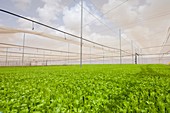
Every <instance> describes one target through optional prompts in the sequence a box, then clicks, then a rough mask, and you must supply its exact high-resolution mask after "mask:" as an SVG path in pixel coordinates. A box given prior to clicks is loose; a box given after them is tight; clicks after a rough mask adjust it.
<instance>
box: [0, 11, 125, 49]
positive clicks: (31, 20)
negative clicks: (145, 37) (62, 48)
mask: <svg viewBox="0 0 170 113" xmlns="http://www.w3.org/2000/svg"><path fill="white" fill-rule="evenodd" d="M0 11H1V12H4V13H7V14H10V15H13V16H16V17H19V18H22V19H25V20H27V21H30V22H34V23H36V24H39V25H42V26H44V27H47V28H50V29H53V30H56V31H59V32H61V33H64V34H67V35H69V36H73V37H76V38H79V39H80V38H81V37H79V36H77V35H74V34H71V33H68V32H65V31H62V30H59V29H57V28H54V27H52V26H49V25H46V24H44V23H41V22H38V21H35V20H33V19H29V18H27V17H24V16H21V15H18V14H15V13H12V12H9V11H6V10H3V9H0ZM82 40H84V41H87V42H90V43H93V44H96V45H99V46H102V47H105V48H109V49H114V50H115V49H116V50H120V49H118V48H113V47H109V46H106V45H103V44H99V43H96V42H93V41H91V40H88V39H85V38H82ZM121 51H122V52H125V51H124V50H121Z"/></svg>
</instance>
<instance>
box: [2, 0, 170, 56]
mask: <svg viewBox="0 0 170 113" xmlns="http://www.w3.org/2000/svg"><path fill="white" fill-rule="evenodd" d="M80 4H81V2H80V0H1V1H0V8H1V9H4V10H7V11H12V12H13V13H16V14H20V15H23V16H25V17H27V18H31V19H33V20H36V21H39V22H42V23H45V24H47V25H50V26H53V27H55V28H57V29H60V30H63V31H66V32H69V33H72V34H74V35H77V36H80V29H81V16H80V15H81V8H80ZM169 6H170V0H83V7H84V9H83V38H85V39H88V40H91V41H95V42H97V43H100V44H103V45H107V46H110V47H114V48H118V49H119V48H120V45H119V44H120V42H119V41H120V38H119V31H120V29H121V38H122V49H123V50H126V51H127V52H129V53H132V52H133V53H134V51H135V52H138V53H141V52H143V54H150V53H153V54H154V53H169V51H170V50H169V46H165V47H158V48H150V49H146V47H152V46H162V45H168V44H169V45H170V39H169V40H167V41H166V39H167V38H168V34H169V33H170V32H169V31H168V28H169V27H170V7H169ZM0 17H1V18H0V26H1V27H9V28H14V29H22V30H28V31H31V30H32V27H34V31H35V32H41V33H46V34H51V35H54V36H56V37H61V38H65V37H67V38H68V39H70V40H74V41H78V39H75V38H74V37H71V36H67V35H65V34H62V33H59V32H57V31H54V30H50V29H47V28H45V27H42V26H39V25H36V24H34V25H33V24H32V23H31V22H28V21H25V20H23V19H20V18H16V17H13V16H10V15H8V14H5V13H2V12H0ZM22 37H23V34H22V33H17V34H12V33H11V34H4V33H1V34H0V39H1V42H10V43H17V44H22ZM26 37H27V39H26V41H27V42H26V44H27V45H31V46H39V47H44V48H50V49H58V50H67V45H68V43H67V42H61V41H54V39H55V37H54V39H49V38H48V37H42V36H38V35H35V34H34V35H33V34H26ZM165 42H166V43H165ZM84 43H85V42H84ZM92 46H93V45H92ZM101 48H102V47H101ZM132 48H133V49H132ZM142 48H144V49H142ZM70 50H73V51H78V52H79V46H78V45H77V46H76V47H75V46H74V44H71V46H70ZM88 51H89V48H86V47H84V52H88ZM100 52H102V51H100Z"/></svg>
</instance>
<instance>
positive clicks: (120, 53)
mask: <svg viewBox="0 0 170 113" xmlns="http://www.w3.org/2000/svg"><path fill="white" fill-rule="evenodd" d="M119 39H120V64H122V45H121V44H122V43H121V29H119Z"/></svg>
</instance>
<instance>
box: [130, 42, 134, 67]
mask: <svg viewBox="0 0 170 113" xmlns="http://www.w3.org/2000/svg"><path fill="white" fill-rule="evenodd" d="M131 47H132V64H133V61H134V60H133V41H132V40H131Z"/></svg>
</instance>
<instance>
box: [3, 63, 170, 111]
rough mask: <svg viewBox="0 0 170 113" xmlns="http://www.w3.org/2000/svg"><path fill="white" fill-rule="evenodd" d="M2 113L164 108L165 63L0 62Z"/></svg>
mask: <svg viewBox="0 0 170 113" xmlns="http://www.w3.org/2000/svg"><path fill="white" fill-rule="evenodd" d="M0 112H3V113H8V112H12V113H17V112H21V113H28V112H30V113H97V112H100V113H103V112H105V113H114V112H115V113H117V112H120V113H126V112H134V113H141V112H143V113H148V112H151V113H156V112H159V113H169V112H170V67H169V66H166V65H84V66H83V68H82V69H80V68H79V66H49V67H1V68H0Z"/></svg>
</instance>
